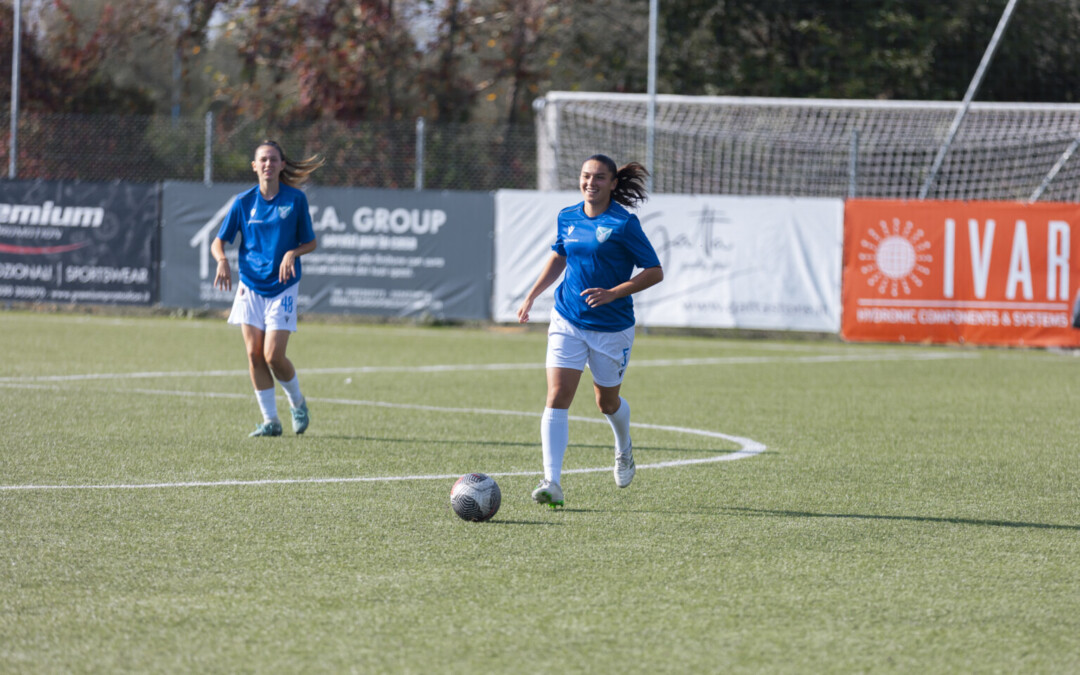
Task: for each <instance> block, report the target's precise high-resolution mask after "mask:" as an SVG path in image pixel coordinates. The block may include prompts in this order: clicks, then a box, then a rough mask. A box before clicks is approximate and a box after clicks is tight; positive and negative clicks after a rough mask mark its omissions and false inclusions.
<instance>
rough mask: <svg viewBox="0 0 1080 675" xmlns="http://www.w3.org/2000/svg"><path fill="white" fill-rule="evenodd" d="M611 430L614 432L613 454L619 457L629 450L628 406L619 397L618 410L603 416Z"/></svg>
mask: <svg viewBox="0 0 1080 675" xmlns="http://www.w3.org/2000/svg"><path fill="white" fill-rule="evenodd" d="M604 417H606V418H607V421H608V424H610V425H611V430H612V431H614V432H615V454H616V455H619V454H622V453H624V452H626V451H627V450H629V449H630V404H629V403H627V402H626V399H625V398H623V397H622V396H620V397H619V409H618V410H616V411H615V412H613V413H611V414H610V415H604Z"/></svg>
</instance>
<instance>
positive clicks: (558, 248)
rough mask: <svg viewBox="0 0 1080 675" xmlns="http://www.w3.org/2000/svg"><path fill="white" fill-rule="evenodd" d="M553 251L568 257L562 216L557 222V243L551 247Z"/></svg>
mask: <svg viewBox="0 0 1080 675" xmlns="http://www.w3.org/2000/svg"><path fill="white" fill-rule="evenodd" d="M551 250H552V251H555V253H556V254H558V255H561V256H562V257H564V258H565V257H566V245H565V244H564V243H563V225H562V214H559V217H558V218H557V219H556V220H555V243H554V244H552V245H551Z"/></svg>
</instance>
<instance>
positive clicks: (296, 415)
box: [289, 400, 311, 435]
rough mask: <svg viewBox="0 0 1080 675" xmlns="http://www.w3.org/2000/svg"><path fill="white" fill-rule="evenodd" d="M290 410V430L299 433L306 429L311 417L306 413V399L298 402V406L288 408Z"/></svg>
mask: <svg viewBox="0 0 1080 675" xmlns="http://www.w3.org/2000/svg"><path fill="white" fill-rule="evenodd" d="M289 410H291V411H292V430H293V431H295V432H296V434H297V435H300V434H302V433H304V432H305V431H307V428H308V424H311V417H310V416H309V415H308V409H307V401H306V400H305V401H304V402H303V403H301V404H300V407H299V408H289Z"/></svg>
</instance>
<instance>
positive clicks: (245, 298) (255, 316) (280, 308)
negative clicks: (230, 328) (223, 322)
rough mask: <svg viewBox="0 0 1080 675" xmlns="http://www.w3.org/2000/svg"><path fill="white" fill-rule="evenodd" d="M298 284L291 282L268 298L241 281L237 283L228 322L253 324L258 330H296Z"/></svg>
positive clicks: (292, 331) (291, 331) (293, 331)
mask: <svg viewBox="0 0 1080 675" xmlns="http://www.w3.org/2000/svg"><path fill="white" fill-rule="evenodd" d="M299 289H300V284H293V285H292V286H289V287H288V288H287V289H285V290H284V291H282V292H281V293H278V294H277V295H275V296H274V297H272V298H268V297H266V296H263V295H259V294H258V293H255V292H253V291H252V290H251V289H250V288H248V287H247V286H245V285H244V284H243V282H239V283H237V286H236V297H235V298H233V306H232V311H231V312H229V323H231V324H236V325H238V326H239V325H242V324H247V325H249V326H254V327H256V328H258V329H259V330H261V331H263V332H264V333H265V332H266V331H271V330H287V331H289V332H290V333H295V332H296V297H297V294H298V291H299Z"/></svg>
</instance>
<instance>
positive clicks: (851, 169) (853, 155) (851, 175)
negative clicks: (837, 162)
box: [847, 129, 859, 199]
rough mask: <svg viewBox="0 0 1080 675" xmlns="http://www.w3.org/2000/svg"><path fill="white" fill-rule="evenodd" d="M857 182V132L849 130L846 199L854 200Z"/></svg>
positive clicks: (856, 130)
mask: <svg viewBox="0 0 1080 675" xmlns="http://www.w3.org/2000/svg"><path fill="white" fill-rule="evenodd" d="M858 180H859V130H858V129H852V130H851V149H850V150H849V151H848V189H847V196H848V199H854V198H855V192H856V188H857V186H858Z"/></svg>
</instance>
